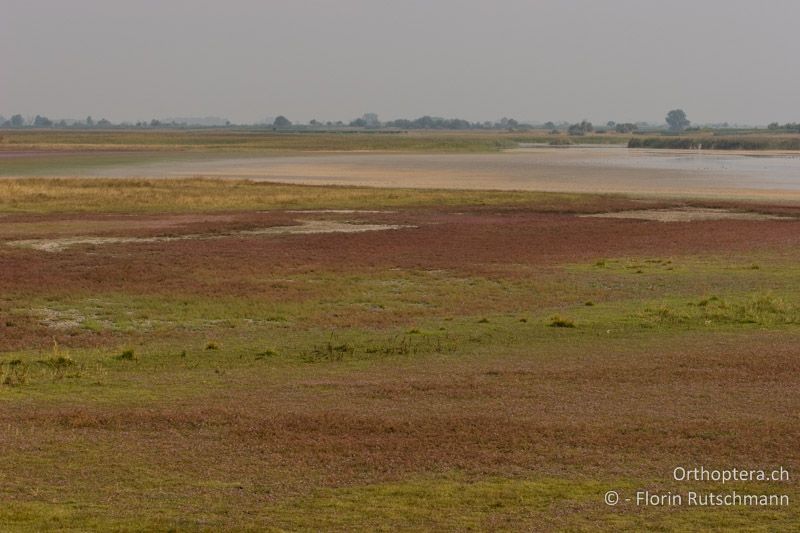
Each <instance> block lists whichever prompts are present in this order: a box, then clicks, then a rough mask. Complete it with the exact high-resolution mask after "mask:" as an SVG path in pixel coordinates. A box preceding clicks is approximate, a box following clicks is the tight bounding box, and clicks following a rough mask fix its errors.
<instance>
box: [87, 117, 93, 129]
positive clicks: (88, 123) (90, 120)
mask: <svg viewBox="0 0 800 533" xmlns="http://www.w3.org/2000/svg"><path fill="white" fill-rule="evenodd" d="M86 125H87V126H89V127H90V128H91V127H92V126H94V120H92V115H89V116H88V117H86Z"/></svg>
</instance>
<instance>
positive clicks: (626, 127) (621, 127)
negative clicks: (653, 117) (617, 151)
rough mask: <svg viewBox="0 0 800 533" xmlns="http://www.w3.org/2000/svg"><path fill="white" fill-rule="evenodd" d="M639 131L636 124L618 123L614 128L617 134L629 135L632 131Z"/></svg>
mask: <svg viewBox="0 0 800 533" xmlns="http://www.w3.org/2000/svg"><path fill="white" fill-rule="evenodd" d="M638 129H639V126H637V125H636V124H632V123H630V122H625V123H620V124H617V125H616V126H614V130H615V131H616V132H617V133H630V132H632V131H636V130H638Z"/></svg>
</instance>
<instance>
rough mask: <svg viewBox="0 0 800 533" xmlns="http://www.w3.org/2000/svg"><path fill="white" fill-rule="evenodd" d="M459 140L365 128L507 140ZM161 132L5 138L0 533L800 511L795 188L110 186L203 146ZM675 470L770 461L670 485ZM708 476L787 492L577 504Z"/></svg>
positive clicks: (382, 526)
mask: <svg viewBox="0 0 800 533" xmlns="http://www.w3.org/2000/svg"><path fill="white" fill-rule="evenodd" d="M9 135H11V134H8V135H5V134H4V137H5V141H9V139H10V138H13V137H9ZM139 135H142V134H139ZM182 135H186V134H182ZM198 135H199V134H198ZM462 137H463V136H454V137H452V138H450V137H447V138H445V139H441V138H440V139H439V140H432V139H435V138H424V139H425V140H424V143H427V144H423V145H420V144H415V145H413V146H412V144H411V142H412V141H408V140H406V138H405V137H401V136H391V137H388V136H387V137H386V138H385V139H384V138H379V139H378V140H374V139H372V138H368V139H369V140H368V141H367V142H366V144H367V145H370V144H375V145H379V146H378V147H377V148H376V149H378V150H381V151H384V150H387V149H391V148H398V149H406V150H409V151H413V152H415V153H417V154H418V155H419V156H420V157H421V156H422V155H430V153H432V152H433V153H435V154H440V152H441V151H445V152H447V151H467V152H469V153H467V154H463V153H462V154H461V157H471V155H470V154H472V153H473V148H474V149H475V150H478V151H488V152H487V154H485V155H492V156H493V157H503V156H504V155H508V156H509V157H515V156H514V154H499V153H491V154H490V153H489V152H496V150H499V149H506V148H507V147H508V146H507V145H506V143H507V142H508V141H507V140H506V139H505V136H500V138H491V137H489V138H484V137H481V138H479V139H477V140H476V139H473V138H470V137H468V139H469V141H468V142H467V143H466V145H468V146H469V148H468V149H466V148H464V146H465V144H458V143H456V145H454V144H453V143H454V141H453V139H455V138H462ZM187 138H188V139H192V138H193V137H192V136H191V135H188V137H187V136H184V137H182V138H181V139H183V140H182V144H181V148H180V149H177V148H175V146H174V143H173V144H170V145H169V147H168V148H164V149H163V150H161V151H160V152H158V151H155V150H153V146H156V145H157V144H158V143H157V142H155V141H157V140H158V139H157V138H147V137H146V136H145V137H144V140H143V141H142V142H141V143H139V145H137V146H141V145H144V146H146V148H147V149H146V150H136V149H133V148H131V146H134V145H135V143H132V142H131V139H130V138H128V139H126V141H127V142H128V144H126V145H125V150H124V151H120V150H119V146H114V142H112V141H114V139H115V137H114V136H113V135H112V136H110V137H108V138H107V139H106V141H109V142H106V143H102V145H103V148H102V149H97V146H96V145H97V142H95V143H94V148H86V147H85V146H89V144H85V139H84V138H81V137H80V136H79V135H78V134H77V133H75V134H74V136H73V137H70V136H66V137H65V138H54V137H39V138H36V137H33V138H31V139H26V141H27V142H26V143H25V144H19V143H17V144H14V145H12V146H11V148H9V146H8V142H6V143H4V148H3V150H4V151H5V153H6V155H5V157H4V158H2V159H0V168H2V172H0V174H2V175H4V176H6V177H4V178H2V179H0V405H2V409H0V447H2V449H3V461H2V465H1V466H0V501H2V506H0V524H2V529H3V530H10V531H41V530H47V529H55V530H74V531H84V530H104V531H109V530H112V531H113V530H119V531H129V530H142V529H144V530H148V529H149V530H170V529H172V530H177V531H202V530H209V531H212V530H252V531H262V530H276V531H277V530H320V529H330V530H348V531H352V530H364V531H367V530H369V531H374V530H386V531H389V530H397V529H406V530H439V531H452V530H469V529H474V530H509V531H511V530H570V531H594V530H611V529H613V530H632V531H634V530H636V531H641V530H664V531H666V530H709V529H731V530H735V529H741V530H750V531H752V530H763V531H775V530H786V531H789V530H794V529H796V528H797V527H798V525H800V511H798V507H797V505H796V503H795V501H796V500H797V498H798V497H800V487H798V485H797V481H796V477H795V474H796V473H797V472H800V449H798V447H797V442H798V440H799V438H800V414H798V413H800V395H798V390H799V387H800V351H798V348H797V346H798V341H800V285H798V283H797V280H798V276H799V275H800V266H798V265H800V261H798V260H800V208H799V207H798V205H797V204H796V203H794V202H793V197H792V196H791V195H785V196H781V195H779V197H778V198H777V199H776V198H771V197H770V198H760V197H758V196H752V197H750V196H746V195H733V196H731V195H729V194H726V193H720V194H717V195H708V196H705V197H700V196H701V195H696V196H693V195H684V196H683V197H680V198H676V197H675V196H674V195H666V194H665V195H658V194H637V193H636V192H635V191H632V192H629V193H627V194H622V193H616V194H599V193H587V192H580V193H579V192H574V191H572V192H570V191H563V192H553V191H551V192H540V191H532V190H529V191H524V190H522V191H513V190H507V191H503V190H491V191H480V190H459V189H457V188H438V189H430V188H416V189H415V188H397V187H394V188H391V187H384V188H372V187H366V186H363V185H359V186H353V185H350V186H342V185H339V186H334V185H325V186H322V185H320V186H312V185H301V184H281V183H272V182H267V181H254V180H247V179H235V176H232V175H227V176H218V175H214V174H210V175H204V174H203V173H202V172H195V170H194V169H193V170H192V174H191V176H186V177H183V178H173V179H163V178H164V177H165V176H146V175H142V176H138V177H130V176H128V177H125V176H121V175H120V174H119V169H120V168H123V167H124V168H131V166H135V167H137V168H141V167H140V165H144V166H145V167H146V165H147V164H153V163H154V164H159V165H160V164H168V165H170V166H176V165H177V166H180V165H181V164H183V163H186V164H196V163H197V161H198V160H201V162H203V161H210V162H214V161H218V158H219V154H218V153H214V151H213V150H211V149H209V144H208V142H207V140H206V141H204V143H205V144H203V149H202V150H198V151H197V152H194V151H192V150H188V151H187V150H186V149H185V146H189V145H190V143H188V142H187V141H186V139H187ZM412 138H413V137H412ZM225 139H226V137H225V136H224V135H222V136H221V140H215V142H216V143H218V144H219V145H224V144H225V142H224V141H225ZM386 139H389V140H386ZM395 139H396V140H395ZM95 140H96V139H95ZM279 140H280V143H278V145H277V147H276V148H275V150H276V153H275V154H273V153H269V154H267V153H264V152H265V150H267V148H268V147H269V146H272V145H270V144H269V141H265V140H263V139H256V141H253V142H254V143H255V144H256V145H257V146H256V148H252V150H250V149H248V150H250V151H248V152H247V154H246V156H247V157H257V158H267V157H289V156H291V157H294V156H296V154H287V153H286V152H285V150H286V147H285V144H283V143H285V142H288V141H285V140H284V139H283V138H280V137H279ZM291 142H292V143H295V144H294V145H293V146H292V149H293V150H297V149H298V146H301V143H302V142H304V141H303V140H302V139H301V140H297V139H296V138H292V139H291ZM305 142H307V143H308V146H309V149H310V150H313V151H315V152H316V151H318V150H319V149H320V144H319V143H320V142H321V141H319V140H318V139H316V140H315V139H313V138H311V140H306V141H305ZM325 142H328V143H330V142H331V141H325ZM337 142H339V141H338V140H337ZM348 142H351V141H348ZM359 142H360V143H361V144H359V145H358V146H354V145H352V144H351V145H348V146H347V147H345V148H343V149H358V150H363V149H366V150H370V149H371V148H370V147H367V148H364V147H363V146H362V145H363V144H365V142H362V141H361V140H360V141H359ZM392 142H395V143H396V144H394V145H393V144H391V143H392ZM414 142H416V143H418V142H419V141H414ZM463 142H466V141H463ZM76 143H78V144H81V146H83V147H82V148H79V149H78V152H79V153H71V152H70V151H71V150H73V151H74V150H75V145H76ZM259 143H266V144H259ZM298 143H300V144H298ZM385 143H388V144H385ZM404 143H407V144H404ZM470 143H473V144H470ZM474 143H478V144H479V146H480V148H475V144H474ZM162 144H163V143H162ZM108 146H112V147H110V148H109V147H108ZM237 146H238V145H237ZM265 146H266V148H265ZM454 146H456V148H454ZM327 147H328V146H327V145H326V146H323V147H322V149H325V148H327ZM573 149H574V148H567V149H565V150H573ZM214 150H218V151H219V152H221V153H222V154H223V155H224V156H225V157H232V156H237V157H239V156H240V155H241V154H238V153H237V154H233V153H232V152H233V151H234V150H232V149H228V150H226V149H225V148H214ZM578 150H580V149H578ZM419 152H425V154H419ZM54 154H55V155H54ZM72 157H79V158H81V159H80V161H79V162H78V163H79V164H77V165H76V161H75V160H74V159H70V158H72ZM309 157H312V158H313V157H331V156H330V155H322V154H315V155H309ZM347 157H360V155H359V156H355V155H347ZM447 157H453V158H456V157H459V156H456V155H448V156H447ZM482 157H483V155H482ZM63 158H67V159H63ZM156 159H157V160H156ZM11 160H13V161H14V163H13V166H9V165H7V164H6V163H7V162H8V161H11ZM213 164H215V165H218V164H219V163H216V162H215V163H213ZM59 168H63V170H61V171H59ZM455 168H456V170H455V171H452V172H455V173H458V172H459V171H458V169H459V168H461V167H459V166H458V165H456V166H455ZM598 168H599V167H598ZM498 169H499V170H497V173H498V174H499V176H498V178H499V179H502V178H503V176H502V173H503V171H502V167H498ZM59 172H61V174H59ZM383 172H384V173H386V174H391V172H392V169H391V168H387V169H384V171H383ZM425 172H430V170H425ZM599 172H607V169H606V170H600V171H599ZM637 172H639V173H640V174H641V173H642V172H651V171H648V170H641V169H639V170H637ZM652 173H653V174H652V179H657V178H658V176H659V174H658V171H657V170H652ZM41 174H44V175H47V176H49V177H36V176H39V175H41ZM232 174H235V172H233V173H232ZM367 174H368V173H367ZM367 174H365V175H364V177H365V179H366V177H368V176H367ZM87 175H90V176H92V177H85V176H87ZM384 185H385V184H384ZM487 188H489V189H491V188H493V187H491V186H487ZM637 213H638V214H641V213H645V215H644V216H642V215H637ZM587 215H591V216H587ZM597 215H602V216H597ZM701 465H702V466H705V467H707V468H732V467H736V468H770V469H771V468H777V467H779V466H782V467H784V468H786V469H787V470H788V471H789V472H790V473H791V475H792V477H791V478H790V480H789V481H788V482H769V483H764V482H745V483H735V484H730V483H729V484H726V485H722V484H716V483H703V482H694V483H687V482H677V481H675V480H673V479H672V472H673V469H674V468H675V467H677V466H686V467H693V466H701ZM732 489H734V490H737V491H739V492H742V493H759V494H760V493H766V494H772V493H775V494H786V495H788V496H789V498H790V501H791V502H792V504H791V505H789V506H766V507H688V506H673V507H669V506H649V507H642V506H639V507H637V506H635V505H633V504H632V503H626V502H624V501H623V502H621V503H620V504H619V505H616V506H609V505H607V504H606V503H604V495H605V493H606V492H607V491H609V490H616V491H618V492H619V493H620V494H621V495H622V496H623V497H634V496H635V493H636V491H639V490H649V491H650V492H651V493H667V492H669V491H671V492H673V493H678V492H683V493H685V492H686V491H688V490H697V491H702V492H707V491H712V490H713V491H720V492H727V491H730V490H732Z"/></svg>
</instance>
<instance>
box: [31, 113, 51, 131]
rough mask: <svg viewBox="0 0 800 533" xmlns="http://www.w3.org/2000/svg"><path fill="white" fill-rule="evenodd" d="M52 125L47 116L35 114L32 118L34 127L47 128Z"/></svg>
mask: <svg viewBox="0 0 800 533" xmlns="http://www.w3.org/2000/svg"><path fill="white" fill-rule="evenodd" d="M52 125H53V121H52V120H50V119H49V118H47V117H43V116H41V115H36V118H35V119H33V127H34V128H49V127H50V126H52Z"/></svg>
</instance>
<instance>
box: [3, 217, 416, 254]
mask: <svg viewBox="0 0 800 533" xmlns="http://www.w3.org/2000/svg"><path fill="white" fill-rule="evenodd" d="M408 227H413V226H406V225H400V224H352V223H349V222H334V221H330V220H304V221H301V223H300V224H299V225H296V226H274V227H269V228H260V229H254V230H242V231H237V232H231V233H223V234H192V235H179V236H157V237H91V236H77V237H64V238H60V239H23V240H16V241H10V242H8V243H7V244H8V245H9V246H16V247H19V248H31V249H34V250H40V251H43V252H61V251H63V250H65V249H66V248H69V247H72V246H79V245H84V244H88V245H92V246H98V245H106V244H127V243H134V244H135V243H152V242H173V241H185V240H207V239H220V238H223V237H235V236H252V235H307V234H312V233H363V232H366V231H385V230H394V229H402V228H408Z"/></svg>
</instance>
